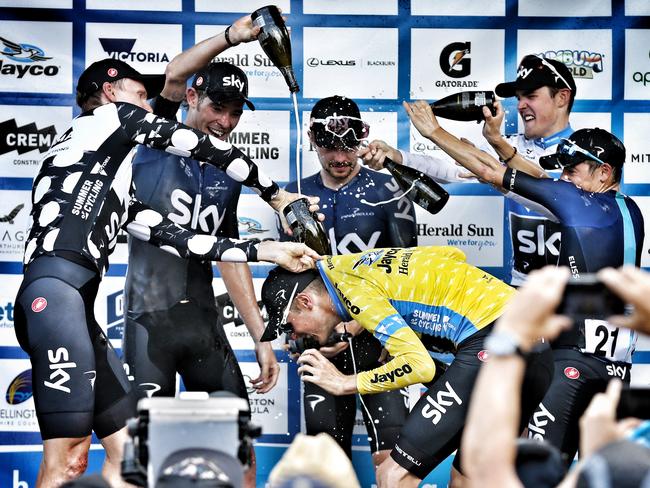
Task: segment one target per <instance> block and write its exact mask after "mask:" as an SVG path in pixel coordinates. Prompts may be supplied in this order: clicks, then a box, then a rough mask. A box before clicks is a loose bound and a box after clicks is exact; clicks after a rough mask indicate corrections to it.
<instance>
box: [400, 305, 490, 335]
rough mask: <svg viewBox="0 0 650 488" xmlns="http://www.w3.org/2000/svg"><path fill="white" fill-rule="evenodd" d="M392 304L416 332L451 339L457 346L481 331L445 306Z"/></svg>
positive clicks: (465, 318)
mask: <svg viewBox="0 0 650 488" xmlns="http://www.w3.org/2000/svg"><path fill="white" fill-rule="evenodd" d="M390 303H391V305H392V306H393V307H394V308H395V310H397V313H398V314H399V315H400V316H401V317H403V319H404V321H405V322H406V325H408V326H409V327H410V328H411V329H413V330H414V331H415V332H419V333H421V334H426V335H430V336H433V337H439V338H444V339H449V340H450V341H452V342H453V343H454V344H455V345H458V344H460V343H461V342H463V341H464V340H465V339H467V338H468V337H469V336H471V335H472V334H474V333H475V332H477V331H478V330H479V329H478V328H477V327H476V325H474V323H473V322H472V321H471V320H469V319H468V318H467V317H465V316H464V315H461V314H459V313H458V312H455V311H454V310H452V309H450V308H448V307H445V306H436V305H429V304H426V303H418V302H411V301H405V300H404V301H403V300H391V301H390Z"/></svg>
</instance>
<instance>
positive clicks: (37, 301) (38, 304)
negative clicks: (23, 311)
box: [32, 297, 47, 313]
mask: <svg viewBox="0 0 650 488" xmlns="http://www.w3.org/2000/svg"><path fill="white" fill-rule="evenodd" d="M46 308H47V300H46V299H45V297H37V298H34V301H33V302H32V312H34V313H40V312H42V311H43V310H45V309H46Z"/></svg>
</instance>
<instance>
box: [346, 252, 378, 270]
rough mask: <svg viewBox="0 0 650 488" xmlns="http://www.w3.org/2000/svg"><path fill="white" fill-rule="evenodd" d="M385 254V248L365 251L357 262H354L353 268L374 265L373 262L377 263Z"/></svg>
mask: <svg viewBox="0 0 650 488" xmlns="http://www.w3.org/2000/svg"><path fill="white" fill-rule="evenodd" d="M383 254H384V250H383V249H380V250H378V251H370V252H367V253H364V254H363V255H362V256H361V257H360V258H359V260H358V261H357V262H356V263H354V266H352V269H357V268H358V267H359V266H372V264H373V263H375V262H376V261H377V260H378V259H379V258H380V257H381V256H382V255H383Z"/></svg>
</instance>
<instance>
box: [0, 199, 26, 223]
mask: <svg viewBox="0 0 650 488" xmlns="http://www.w3.org/2000/svg"><path fill="white" fill-rule="evenodd" d="M24 207H25V204H24V203H19V204H18V205H16V206H15V207H14V208H13V210H12V211H11V212H9V213H8V214H7V215H5V216H3V217H0V223H5V222H8V223H9V224H13V223H14V219H15V218H16V216H17V215H18V214H19V213H20V211H21V210H22V209H23V208H24Z"/></svg>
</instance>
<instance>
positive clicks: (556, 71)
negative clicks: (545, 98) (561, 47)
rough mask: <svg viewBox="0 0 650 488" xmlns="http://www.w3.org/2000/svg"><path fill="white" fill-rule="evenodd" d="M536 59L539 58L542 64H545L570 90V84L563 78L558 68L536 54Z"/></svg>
mask: <svg viewBox="0 0 650 488" xmlns="http://www.w3.org/2000/svg"><path fill="white" fill-rule="evenodd" d="M536 58H537V59H539V60H540V62H541V63H542V65H543V66H546V67H547V68H548V69H550V70H551V72H552V73H553V74H554V75H555V76H556V77H557V78H558V79H560V80H562V83H564V86H566V87H567V88H568V89H569V90H571V85H569V82H568V81H567V80H565V79H564V76H562V75H561V74H560V73H559V72H558V70H557V69H556V68H555V66H553V65H552V64H551V63H549V62H548V61H547V60H546V59H545V58H543V57H541V56H536Z"/></svg>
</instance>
